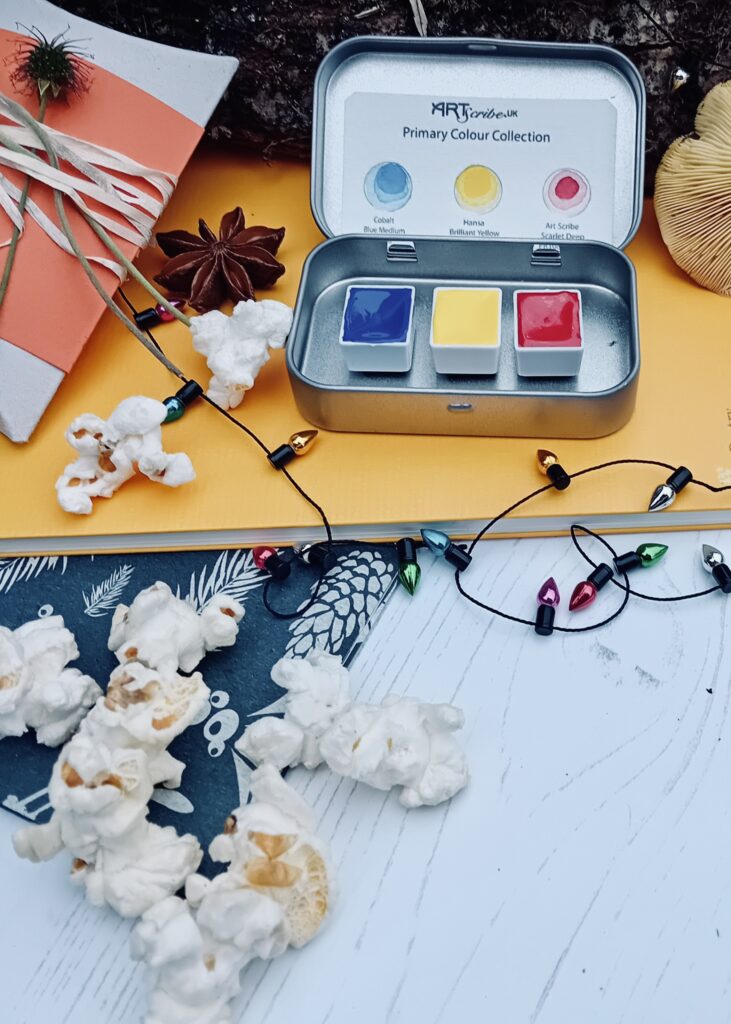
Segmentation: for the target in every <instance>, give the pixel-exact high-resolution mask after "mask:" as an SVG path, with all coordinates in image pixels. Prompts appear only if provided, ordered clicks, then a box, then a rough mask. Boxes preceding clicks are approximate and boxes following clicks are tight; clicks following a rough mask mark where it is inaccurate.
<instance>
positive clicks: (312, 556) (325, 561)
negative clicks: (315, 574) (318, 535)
mask: <svg viewBox="0 0 731 1024" xmlns="http://www.w3.org/2000/svg"><path fill="white" fill-rule="evenodd" d="M299 554H300V558H301V559H302V560H303V561H304V562H306V563H307V564H308V565H314V566H315V568H317V569H322V570H323V572H330V570H331V569H334V568H335V566H336V565H337V564H338V555H337V552H336V551H334V550H333V549H332V548H328V547H327V545H326V544H311V545H309V546H307V547H304V548H301V549H300V552H299Z"/></svg>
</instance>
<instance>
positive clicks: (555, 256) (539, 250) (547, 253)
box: [530, 245, 561, 267]
mask: <svg viewBox="0 0 731 1024" xmlns="http://www.w3.org/2000/svg"><path fill="white" fill-rule="evenodd" d="M530 265H531V266H532V267H560V266H561V246H560V245H534V246H533V251H532V252H531V257H530Z"/></svg>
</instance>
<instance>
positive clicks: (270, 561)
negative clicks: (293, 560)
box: [264, 554, 292, 580]
mask: <svg viewBox="0 0 731 1024" xmlns="http://www.w3.org/2000/svg"><path fill="white" fill-rule="evenodd" d="M264 568H265V570H266V571H267V572H268V573H269V575H270V576H271V577H272V579H274V580H286V579H287V577H288V576H289V574H290V572H291V571H292V569H291V566H290V564H289V562H285V561H284V559H283V558H280V556H279V555H277V554H273V555H270V556H269V558H267V560H266V563H265V565H264Z"/></svg>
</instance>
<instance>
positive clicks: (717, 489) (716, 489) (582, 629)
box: [119, 288, 731, 633]
mask: <svg viewBox="0 0 731 1024" xmlns="http://www.w3.org/2000/svg"><path fill="white" fill-rule="evenodd" d="M119 293H120V295H121V297H122V299H123V300H124V302H125V303H126V304H127V306H128V307H129V309H130V310H131V312H132V314H133V315H135V314H136V313H137V310H136V309H135V307H134V305H133V304H132V302H130V300H129V299H128V298H127V296H126V295H125V293H124V291H123V290H122V289H121V288H120V289H119ZM143 330H144V333H145V334H146V335H147V337H148V338H149V339H150V341H151V342H152V343H153V345H154V346H155V348H156V349H157V350H158V351H159V352H160V354H161V355H163V356H164V355H165V353H164V351H163V349H162V348H161V346H160V344H159V343H158V341H157V339H156V338H155V337H154V335H153V334H152V332H151V331H150V330H149V329H148V328H143ZM182 380H183V382H184V383H185V384H187V383H189V378H186V377H185V376H183V377H182ZM200 397H201V398H202V399H203V401H204V402H206V403H207V404H208V405H209V406H211V408H213V409H215V410H216V411H217V412H219V413H221V415H222V416H225V418H226V419H227V420H228V421H229V422H230V423H232V424H233V425H234V426H235V427H238V428H239V429H240V430H243V432H244V433H245V434H246V435H247V436H248V437H249V438H250V439H251V440H252V441H254V442H255V444H257V445H258V446H259V447H260V448H261V450H262V451H263V452H264V453H265V455H267V456H269V455H271V449H270V448H269V447H268V446H267V445H266V444H265V443H264V441H262V439H261V438H260V437H259V436H258V435H257V434H256V433H255V432H254V431H253V430H252V429H251V428H250V427H247V426H246V424H245V423H242V422H241V420H238V419H236V417H235V416H232V415H231V413H230V412H229V411H228V410H227V409H224V408H223V407H222V406H220V405H219V404H218V403H217V402H215V401H214V400H213V399H212V398H209V397H208V395H206V394H202V395H201V396H200ZM616 466H657V467H658V468H660V469H667V470H669V471H670V472H671V473H672V472H673V471H674V470H675V469H676V467H675V466H673V465H672V464H671V463H669V462H662V461H661V460H658V459H612V460H611V461H609V462H601V463H598V464H597V465H595V466H587V467H586V468H584V469H579V470H577V471H576V472H575V473H569V474H567V476H569V478H570V479H571V480H576V479H577V478H578V477H582V476H586V475H587V474H588V473H596V472H598V471H600V470H603V469H610V468H613V467H616ZM279 472H280V473H282V474H283V475H284V476H285V477H286V478H287V480H288V481H289V483H290V484H291V486H292V487H293V488H294V489H295V490H296V491H297V493H298V494H299V495H300V496H301V497H302V498H304V500H305V501H306V502H307V503H308V504H309V505H310V506H311V507H312V508H313V509H314V510H315V511H316V512H317V514H318V516H319V517H320V519H321V521H322V525H323V528H324V530H325V537H326V539H325V541H321V542H318V544H320V545H321V546H324V547H325V549H326V551H328V552H329V551H331V550H332V549H333V548H335V547H338V546H343V547H345V546H351V547H352V546H353V544H358V545H360V546H362V547H376V548H382V547H384V546H387V545H383V544H379V543H377V542H368V541H348V540H340V541H335V540H334V539H333V534H332V527H331V526H330V521H329V520H328V517H327V514H326V512H325V510H324V508H323V507H322V506H321V505H320V504H319V503H318V502H317V501H316V500H315V499H314V498H313V497H312V496H311V495H310V494H308V492H307V491H306V490H305V489H304V487H302V485H301V484H300V483H298V482H297V480H295V478H294V477H293V476H292V475H291V473H290V472H289V470H288V469H286V468H284V467H282V468H280V469H279ZM691 484H695V486H696V487H702V488H704V489H705V490H707V491H711V492H712V493H714V494H720V493H721V492H723V491H728V490H731V484H725V485H722V486H715V485H714V484H709V483H707V482H706V481H705V480H697V479H695V477H694V478H693V479H691V480H690V481H689V485H691ZM555 489H556V488H555V484H553V483H548V484H545V485H544V486H543V487H538V488H537V489H536V490H534V491H531V493H530V494H527V495H526V496H525V497H523V498H519V499H518V501H515V502H513V504H512V505H509V506H508V507H507V508H506V509H504V510H503V511H502V512H500V513H498V515H496V516H494V517H493V518H492V519H490V520H489V521H488V522H487V523H485V525H484V526H483V527H482V529H481V530H480V531H479V532H478V533H477V534H475V536H474V537H473V538H472V540H471V541H470V543H469V546H468V548H467V551H468V554H470V555H471V554H472V553H473V552H474V550H475V547H476V545H477V543H478V541H480V540H482V538H483V537H484V536H485V534H486V533H488V532H489V531H490V530H491V529H492V528H493V526H495V524H496V523H499V522H500V521H501V520H502V519H505V518H506V517H507V516H509V515H510V514H511V513H512V512H515V510H516V509H518V508H520V507H521V506H522V505H525V504H527V503H528V502H529V501H532V500H533V499H534V498H537V497H538V495H540V494H544V493H545V492H546V491H550V490H555ZM576 531H581V532H582V533H584V534H585V535H586V536H588V537H592V538H593V539H594V540H598V541H599V542H600V543H601V544H603V545H604V547H605V548H606V549H607V550H608V551H609V553H610V554H611V556H612V558H613V559H616V558H617V557H618V555H617V552H616V551H615V550H614V548H613V547H612V545H611V544H610V543H609V542H608V541H607V540H605V539H604V538H603V537H601V536H599V534H598V533H594V532H593V531H592V530H590V529H588V527H585V526H581V525H580V524H578V523H577V524H574V525H573V526H572V527H571V540H572V542H573V544H574V546H575V547H576V549H577V551H578V552H579V554H580V555H581V556H582V557H583V558H584V559H585V560H586V561H587V562H588V563H589V564H590V565H591V566H593V567H594V568H596V565H597V563H596V562H594V561H593V560H592V559H591V558H590V557H589V556H588V555H587V554H586V552H585V551H584V550H583V548H582V547H581V544H580V543H579V541H578V538H577V536H576ZM416 543H417V546H419V547H421V546H422V544H421V542H416ZM296 557H297V556H296V555H295V554H293V555H292V556H291V558H290V559H289V562H290V563H294V562H295V561H296ZM463 571H464V570H462V569H457V570H456V572H455V574H454V579H455V584H456V586H457V590H458V591H459V593H460V594H461V595H462V597H464V598H466V599H467V600H468V601H470V602H471V603H472V604H474V605H476V606H477V607H478V608H482V609H484V610H485V611H488V612H490V613H491V614H493V615H497V616H499V617H500V618H502V619H507V620H508V621H509V622H518V623H520V624H521V625H524V626H531V627H533V626H534V625H535V622H534V620H532V619H526V618H523V617H521V616H519V615H510V614H509V613H508V612H504V611H502V610H501V609H499V608H493V607H492V606H491V605H488V604H486V603H485V602H483V601H480V600H479V599H478V598H476V597H474V596H473V595H472V594H470V593H468V592H467V591H466V590H465V589H464V587H463V586H462V581H461V574H462V572H463ZM326 574H327V569H326V568H325V566H324V565H322V566H320V567H319V572H318V577H317V581H316V583H315V586H314V589H313V591H312V595H311V597H310V599H309V600H308V601H307V602H306V603H305V604H303V605H301V606H300V607H299V608H296V609H294V610H293V611H283V610H280V609H278V608H275V607H274V606H273V605H272V603H271V599H270V589H271V587H272V586H273V585H274V583H276V582H283V581H275V580H274V578H273V577H271V578H270V579H268V580H267V581H266V583H265V584H264V587H263V588H262V602H263V604H264V607H265V608H266V610H267V611H268V612H269V613H270V615H273V616H274V617H275V618H277V619H294V618H297V617H299V616H300V615H303V614H304V613H305V612H306V611H308V610H309V609H310V608H311V607H312V606H313V605H314V604H315V603H316V601H317V600H318V599H319V596H320V590H321V589H322V586H323V583H324V580H325V576H326ZM621 575H622V578H623V580H624V583H622V582H620V581H619V580H618V579H617V578H616V577H612V580H611V582H612V583H613V584H614V585H615V586H616V587H619V589H620V590H621V591H622V592H623V597H622V601H621V603H620V605H619V606H618V607H617V608H616V609H615V611H613V612H612V614H611V615H608V616H607V617H606V618H604V619H602V620H601V621H600V622H595V623H592V624H591V625H588V626H554V631H556V632H560V633H587V632H590V631H591V630H594V629H600V628H601V627H602V626H606V625H608V623H610V622H612V621H613V620H614V619H616V618H617V616H619V615H621V613H622V612H623V611H624V609H625V608H626V607H627V603H628V601H629V599H630V596H634V597H638V598H640V599H642V600H644V601H656V602H662V603H670V602H675V601H689V600H692V599H693V598H696V597H705V596H706V595H707V594H712V593H714V592H715V591H716V590H719V589H720V587H719V586H715V587H709V589H708V590H701V591H697V592H696V593H693V594H680V595H678V596H676V597H659V596H655V595H653V594H644V593H642V592H641V591H637V590H633V589H632V588H631V587H630V585H629V579H628V577H627V573H626V572H623V573H622V574H621Z"/></svg>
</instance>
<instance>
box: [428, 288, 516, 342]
mask: <svg viewBox="0 0 731 1024" xmlns="http://www.w3.org/2000/svg"><path fill="white" fill-rule="evenodd" d="M501 301H502V292H501V291H500V289H499V288H438V289H436V290H435V293H434V315H433V320H432V344H433V345H484V346H495V345H499V344H500V304H501Z"/></svg>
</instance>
